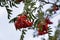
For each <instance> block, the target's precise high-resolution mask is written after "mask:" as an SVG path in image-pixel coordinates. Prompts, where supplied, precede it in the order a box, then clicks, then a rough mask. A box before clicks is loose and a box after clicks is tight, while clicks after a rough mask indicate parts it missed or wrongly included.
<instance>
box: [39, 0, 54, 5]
mask: <svg viewBox="0 0 60 40" xmlns="http://www.w3.org/2000/svg"><path fill="white" fill-rule="evenodd" d="M39 1H41V2H44V3H46V4H54V3H51V2H46V1H44V0H39Z"/></svg>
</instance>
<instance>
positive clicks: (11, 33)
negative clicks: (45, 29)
mask: <svg viewBox="0 0 60 40" xmlns="http://www.w3.org/2000/svg"><path fill="white" fill-rule="evenodd" d="M53 1H54V0H53ZM51 2H52V1H51ZM37 4H39V3H37ZM17 6H18V7H19V8H15V7H13V8H12V10H13V12H12V13H13V15H11V19H12V18H14V17H16V16H17V15H18V14H20V13H22V11H23V7H24V5H23V3H21V4H19V5H17ZM36 6H37V5H36ZM38 6H39V5H38ZM38 6H37V7H38ZM50 6H51V5H49V4H47V5H45V6H44V8H43V11H45V10H46V9H47V8H49V7H50ZM59 11H60V10H58V11H57V14H55V15H53V16H52V17H53V18H51V21H52V22H53V24H51V25H49V26H51V28H52V30H53V32H52V36H53V35H54V32H55V30H56V27H57V24H58V20H59V19H60V14H59V13H60V12H59ZM35 14H36V13H35ZM56 15H57V16H56ZM54 16H55V17H54ZM33 32H34V30H28V31H27V32H26V35H25V38H24V40H41V38H42V37H44V38H46V40H48V34H45V35H42V36H38V37H35V38H33ZM20 35H21V32H20V31H18V30H17V31H16V29H15V26H14V23H9V20H8V18H7V11H6V9H5V7H0V40H19V39H20Z"/></svg>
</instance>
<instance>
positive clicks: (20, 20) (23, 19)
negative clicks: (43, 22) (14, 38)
mask: <svg viewBox="0 0 60 40" xmlns="http://www.w3.org/2000/svg"><path fill="white" fill-rule="evenodd" d="M32 24H33V22H31V21H30V20H27V16H26V15H21V16H18V17H17V20H16V21H15V28H16V30H17V29H20V28H26V27H31V26H32Z"/></svg>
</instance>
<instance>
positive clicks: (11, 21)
mask: <svg viewBox="0 0 60 40" xmlns="http://www.w3.org/2000/svg"><path fill="white" fill-rule="evenodd" d="M16 19H17V17H15V18H13V19H11V20H10V21H9V23H13V22H15V21H16Z"/></svg>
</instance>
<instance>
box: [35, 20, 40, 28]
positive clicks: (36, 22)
mask: <svg viewBox="0 0 60 40" xmlns="http://www.w3.org/2000/svg"><path fill="white" fill-rule="evenodd" d="M39 22H40V20H39V19H37V20H36V21H35V22H34V28H37V24H38V23H39Z"/></svg>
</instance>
